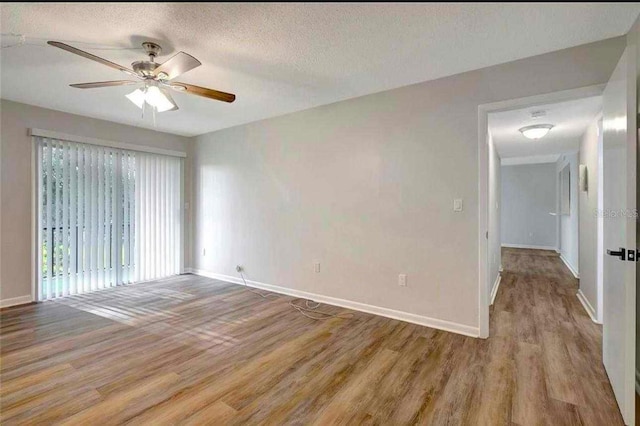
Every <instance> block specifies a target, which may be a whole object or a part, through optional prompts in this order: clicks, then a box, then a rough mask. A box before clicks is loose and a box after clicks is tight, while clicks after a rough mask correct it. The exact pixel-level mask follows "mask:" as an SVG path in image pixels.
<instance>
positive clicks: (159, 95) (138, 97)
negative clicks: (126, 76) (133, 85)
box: [126, 86, 177, 112]
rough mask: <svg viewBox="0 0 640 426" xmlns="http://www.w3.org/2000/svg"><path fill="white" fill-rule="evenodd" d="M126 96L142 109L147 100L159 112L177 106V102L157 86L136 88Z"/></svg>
mask: <svg viewBox="0 0 640 426" xmlns="http://www.w3.org/2000/svg"><path fill="white" fill-rule="evenodd" d="M126 96H127V99H129V100H130V101H131V102H133V103H134V104H135V105H136V106H137V107H138V108H140V109H142V107H143V106H144V103H145V102H146V103H147V105H149V106H151V107H153V108H155V109H156V111H158V112H165V111H169V110H172V109H176V108H177V107H176V104H175V103H174V102H172V101H171V99H169V97H167V95H166V94H165V93H164V91H163V90H162V89H160V88H159V87H157V86H149V87H146V88H145V89H144V90H142V89H136V90H134V91H133V92H131V93H129V94H128V95H126Z"/></svg>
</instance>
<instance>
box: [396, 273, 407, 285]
mask: <svg viewBox="0 0 640 426" xmlns="http://www.w3.org/2000/svg"><path fill="white" fill-rule="evenodd" d="M398 285H399V286H400V287H406V286H407V275H406V274H400V275H398Z"/></svg>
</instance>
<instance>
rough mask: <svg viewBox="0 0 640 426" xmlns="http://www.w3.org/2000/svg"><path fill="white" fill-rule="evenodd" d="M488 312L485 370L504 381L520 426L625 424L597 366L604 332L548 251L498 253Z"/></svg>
mask: <svg viewBox="0 0 640 426" xmlns="http://www.w3.org/2000/svg"><path fill="white" fill-rule="evenodd" d="M502 261H503V267H504V271H503V272H502V281H501V284H500V289H499V291H498V296H497V298H496V301H495V304H494V305H493V306H492V308H491V320H490V321H491V325H490V327H491V338H490V339H489V341H490V345H491V346H493V349H491V350H490V351H491V352H493V353H494V355H493V359H492V361H491V362H492V363H495V364H496V365H495V367H496V368H492V369H490V370H491V371H494V372H495V373H494V374H498V373H497V372H500V373H501V374H504V376H505V382H504V392H505V393H509V392H512V393H513V401H512V416H513V417H512V419H511V420H512V422H514V423H517V424H523V425H524V424H556V425H558V424H594V425H597V424H600V425H602V424H607V425H613V424H622V418H621V416H620V414H619V412H618V408H617V405H616V402H615V400H614V398H613V391H612V389H611V386H610V385H609V381H608V379H607V376H606V373H605V370H604V366H603V365H602V348H601V341H602V326H600V325H597V324H595V323H593V322H592V321H591V319H590V318H589V316H588V315H587V313H586V312H585V311H584V308H583V307H582V306H581V304H580V302H579V301H578V298H577V297H576V292H577V291H578V280H577V279H575V278H574V277H573V275H571V273H570V272H569V270H568V269H567V268H566V266H565V265H564V264H563V262H562V261H561V260H560V257H559V255H558V254H557V253H556V252H553V251H545V250H527V249H513V248H503V249H502Z"/></svg>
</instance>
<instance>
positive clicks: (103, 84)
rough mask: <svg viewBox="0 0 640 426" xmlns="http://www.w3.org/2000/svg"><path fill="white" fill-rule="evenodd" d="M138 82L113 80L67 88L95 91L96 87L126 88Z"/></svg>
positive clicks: (79, 84) (78, 84)
mask: <svg viewBox="0 0 640 426" xmlns="http://www.w3.org/2000/svg"><path fill="white" fill-rule="evenodd" d="M138 83H140V82H139V81H132V80H115V81H96V82H95V83H76V84H70V85H69V86H71V87H75V88H76V89H95V88H97V87H111V86H127V85H129V84H138Z"/></svg>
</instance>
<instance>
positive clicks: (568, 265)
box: [560, 255, 580, 279]
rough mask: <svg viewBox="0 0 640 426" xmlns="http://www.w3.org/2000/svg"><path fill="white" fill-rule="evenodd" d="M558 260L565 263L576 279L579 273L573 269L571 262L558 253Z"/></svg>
mask: <svg viewBox="0 0 640 426" xmlns="http://www.w3.org/2000/svg"><path fill="white" fill-rule="evenodd" d="M560 260H562V262H564V264H565V265H567V268H569V271H571V273H572V274H573V276H574V277H576V278H578V279H579V278H580V274H578V271H576V270H575V268H574V267H573V265H571V263H569V261H568V260H567V259H566V258H565V257H564V256H563V255H560Z"/></svg>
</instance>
